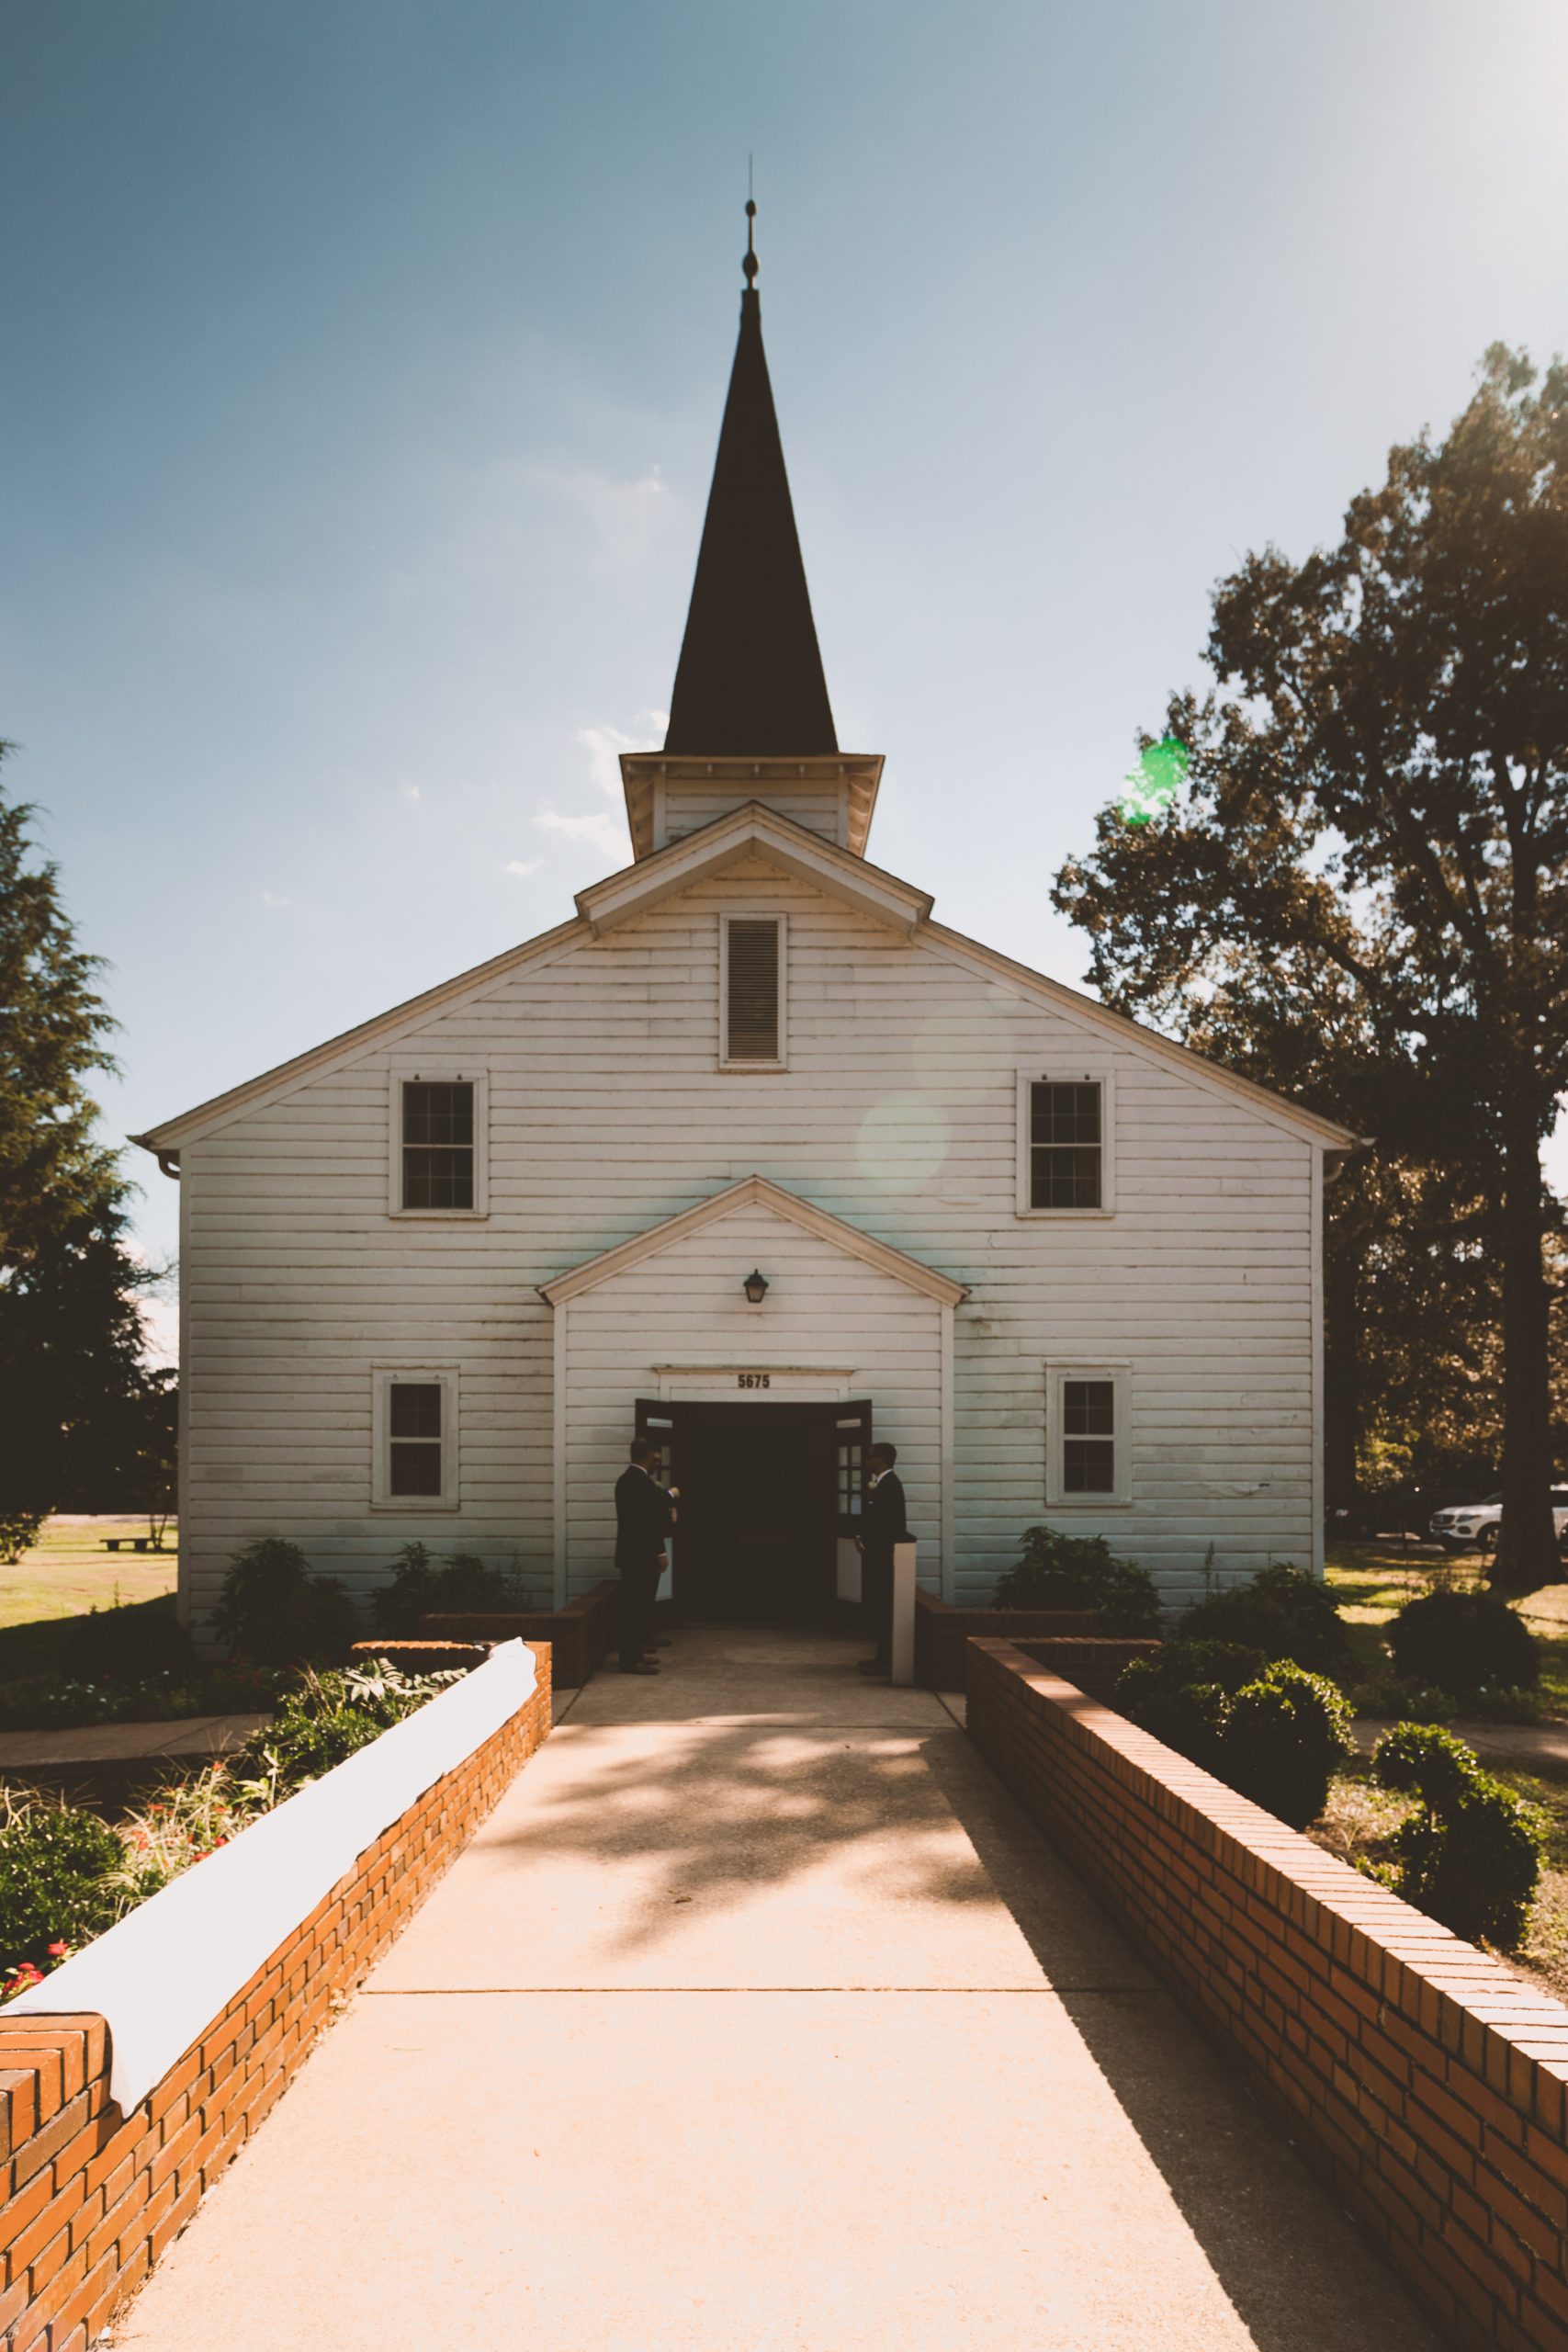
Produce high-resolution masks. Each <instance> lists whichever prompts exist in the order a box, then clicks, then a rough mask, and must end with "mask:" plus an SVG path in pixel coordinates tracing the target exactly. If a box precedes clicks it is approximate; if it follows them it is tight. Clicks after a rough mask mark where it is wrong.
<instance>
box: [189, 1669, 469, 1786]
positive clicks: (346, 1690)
mask: <svg viewBox="0 0 1568 2352" xmlns="http://www.w3.org/2000/svg"><path fill="white" fill-rule="evenodd" d="M461 1679H462V1677H461V1675H460V1674H456V1673H449V1674H401V1673H400V1672H399V1670H398V1668H396V1667H395V1666H390V1665H389V1664H388V1663H387V1661H386V1660H385V1659H384V1658H378V1660H377V1661H376V1663H375V1664H374V1665H373V1666H367V1667H340V1668H335V1669H332V1670H329V1671H327V1672H324V1673H318V1672H316V1671H315V1670H314V1668H307V1669H306V1670H305V1672H304V1673H302V1674H301V1675H300V1677H299V1680H298V1681H297V1682H296V1683H295V1685H294V1687H293V1688H292V1689H291V1690H289V1691H286V1692H285V1693H284V1695H283V1697H282V1699H281V1700H280V1702H279V1704H278V1708H277V1712H276V1714H275V1715H274V1717H273V1720H272V1722H271V1724H268V1725H267V1726H266V1728H265V1730H263V1731H259V1732H258V1733H257V1734H256V1735H255V1737H254V1739H252V1740H251V1741H250V1742H249V1744H248V1745H247V1746H246V1747H244V1748H243V1750H242V1752H241V1754H240V1755H239V1756H238V1757H237V1758H235V1760H234V1767H233V1775H234V1781H235V1784H236V1786H237V1788H238V1790H239V1792H240V1793H241V1794H242V1796H243V1799H244V1800H245V1802H246V1803H248V1804H252V1805H260V1806H262V1807H264V1808H265V1806H268V1805H272V1804H278V1803H280V1802H281V1801H282V1799H283V1798H284V1797H286V1796H289V1795H291V1794H292V1793H293V1792H294V1791H295V1790H296V1789H299V1788H303V1786H304V1784H305V1782H306V1781H314V1780H319V1779H320V1777H321V1774H322V1773H323V1772H330V1771H331V1770H332V1768H333V1765H334V1764H341V1763H342V1762H343V1761H344V1758H345V1757H349V1756H352V1755H353V1754H354V1752H355V1749H356V1748H360V1747H366V1746H367V1745H368V1743H369V1742H370V1741H371V1740H373V1739H375V1738H376V1737H377V1736H378V1734H379V1733H381V1732H383V1731H386V1730H387V1729H388V1728H389V1725H390V1724H397V1723H401V1721H402V1719H403V1717H404V1716H405V1715H412V1713H413V1712H414V1710H415V1709H416V1708H417V1707H423V1705H424V1703H425V1702H426V1700H427V1699H433V1698H434V1696H435V1694H436V1692H437V1691H445V1690H446V1689H447V1687H448V1686H449V1685H450V1684H451V1683H454V1682H458V1681H461Z"/></svg>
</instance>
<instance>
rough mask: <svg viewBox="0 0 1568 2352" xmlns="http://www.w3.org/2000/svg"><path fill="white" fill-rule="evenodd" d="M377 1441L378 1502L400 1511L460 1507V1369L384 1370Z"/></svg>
mask: <svg viewBox="0 0 1568 2352" xmlns="http://www.w3.org/2000/svg"><path fill="white" fill-rule="evenodd" d="M374 1443H375V1449H376V1461H375V1475H374V1477H373V1480H372V1499H373V1500H374V1501H375V1502H376V1503H378V1504H381V1505H385V1506H387V1507H389V1508H395V1509H397V1510H456V1508H457V1374H456V1372H451V1371H446V1372H378V1374H376V1409H375V1430H374Z"/></svg>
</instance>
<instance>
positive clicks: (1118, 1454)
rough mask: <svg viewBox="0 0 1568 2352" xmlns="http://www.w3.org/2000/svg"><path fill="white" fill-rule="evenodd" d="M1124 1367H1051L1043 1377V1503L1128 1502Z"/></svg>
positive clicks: (1126, 1391) (1128, 1468)
mask: <svg viewBox="0 0 1568 2352" xmlns="http://www.w3.org/2000/svg"><path fill="white" fill-rule="evenodd" d="M1127 1423H1128V1385H1127V1367H1126V1365H1125V1364H1114V1363H1111V1364H1108V1363H1097V1364H1054V1365H1052V1366H1051V1367H1050V1369H1049V1371H1048V1372H1047V1374H1046V1392H1045V1465H1046V1466H1045V1499H1046V1502H1047V1503H1048V1504H1050V1505H1053V1506H1056V1505H1060V1504H1064V1503H1084V1504H1087V1505H1093V1504H1096V1503H1099V1504H1105V1503H1125V1502H1130V1501H1131V1500H1132V1482H1131V1476H1130V1431H1129V1430H1128V1425H1127Z"/></svg>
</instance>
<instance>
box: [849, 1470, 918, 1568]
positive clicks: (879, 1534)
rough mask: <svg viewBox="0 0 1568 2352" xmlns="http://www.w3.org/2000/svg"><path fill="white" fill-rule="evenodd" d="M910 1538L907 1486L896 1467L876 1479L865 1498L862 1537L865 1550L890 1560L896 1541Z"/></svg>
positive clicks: (899, 1542) (905, 1540)
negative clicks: (905, 1492)
mask: <svg viewBox="0 0 1568 2352" xmlns="http://www.w3.org/2000/svg"><path fill="white" fill-rule="evenodd" d="M908 1537H909V1522H908V1519H907V1518H906V1516H905V1510H904V1487H903V1481H902V1480H901V1479H900V1477H899V1476H898V1473H897V1470H888V1471H886V1472H885V1473H884V1475H883V1476H881V1477H880V1478H879V1479H878V1480H877V1482H876V1484H875V1486H874V1487H872V1488H871V1489H870V1491H869V1492H868V1494H867V1496H866V1498H865V1509H864V1510H863V1513H862V1515H861V1537H860V1540H861V1542H862V1544H863V1545H864V1546H865V1549H866V1550H867V1551H868V1552H870V1553H872V1554H874V1555H875V1557H876V1558H878V1559H885V1558H886V1559H890V1558H891V1557H892V1555H893V1546H894V1545H895V1544H906V1543H908Z"/></svg>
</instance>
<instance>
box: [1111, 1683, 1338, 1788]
mask: <svg viewBox="0 0 1568 2352" xmlns="http://www.w3.org/2000/svg"><path fill="white" fill-rule="evenodd" d="M1116 1703H1117V1705H1118V1707H1120V1708H1121V1710H1122V1713H1123V1714H1125V1715H1126V1716H1128V1717H1129V1718H1130V1720H1131V1721H1132V1722H1134V1723H1135V1724H1138V1725H1139V1727H1140V1728H1141V1729H1142V1730H1144V1731H1147V1732H1152V1733H1153V1735H1154V1736H1155V1737H1156V1739H1162V1740H1163V1741H1164V1742H1165V1744H1166V1746H1167V1747H1174V1748H1175V1749H1176V1751H1177V1753H1178V1754H1179V1755H1180V1756H1185V1757H1188V1758H1190V1760H1191V1761H1192V1762H1193V1763H1194V1764H1201V1766H1202V1767H1203V1769H1204V1770H1205V1771H1208V1772H1213V1774H1214V1775H1215V1776H1216V1778H1217V1779H1219V1780H1222V1781H1225V1782H1227V1784H1228V1785H1229V1786H1230V1787H1231V1788H1233V1789H1236V1790H1239V1791H1240V1792H1241V1794H1242V1795H1243V1796H1247V1797H1250V1798H1251V1799H1252V1801H1253V1803H1254V1804H1260V1805H1264V1806H1266V1807H1267V1808H1268V1810H1269V1812H1270V1813H1273V1814H1277V1815H1279V1817H1280V1820H1281V1821H1288V1822H1289V1823H1290V1824H1291V1826H1292V1828H1294V1829H1301V1828H1304V1827H1305V1826H1306V1824H1307V1823H1308V1822H1309V1821H1313V1820H1315V1818H1316V1817H1317V1815H1319V1814H1320V1813H1321V1812H1322V1811H1323V1807H1324V1804H1325V1801H1326V1798H1327V1795H1328V1783H1329V1781H1330V1779H1331V1778H1332V1776H1333V1772H1334V1768H1335V1766H1336V1764H1337V1762H1338V1761H1339V1759H1340V1758H1342V1757H1344V1756H1345V1755H1347V1754H1348V1752H1349V1747H1350V1730H1349V1726H1350V1711H1349V1709H1348V1706H1347V1705H1346V1703H1345V1701H1344V1700H1343V1698H1342V1697H1341V1696H1340V1694H1339V1692H1338V1691H1337V1689H1336V1688H1335V1686H1334V1684H1333V1683H1332V1682H1330V1681H1328V1680H1327V1679H1326V1678H1325V1677H1324V1676H1322V1675H1316V1674H1309V1673H1307V1672H1306V1670H1305V1668H1302V1667H1299V1666H1297V1665H1296V1664H1295V1663H1294V1661H1293V1660H1292V1659H1290V1658H1276V1659H1274V1660H1273V1661H1271V1662H1270V1663H1269V1664H1267V1665H1265V1664H1264V1662H1263V1660H1262V1659H1261V1658H1260V1657H1259V1656H1258V1652H1257V1651H1256V1650H1253V1649H1248V1648H1247V1647H1246V1645H1244V1644H1242V1643H1240V1642H1220V1641H1187V1640H1181V1641H1176V1642H1167V1643H1165V1644H1164V1645H1162V1647H1161V1648H1160V1649H1159V1651H1158V1652H1157V1653H1156V1656H1155V1657H1147V1658H1134V1661H1133V1663H1132V1665H1131V1666H1128V1667H1126V1668H1124V1669H1123V1670H1122V1677H1121V1679H1120V1680H1119V1681H1118V1683H1117V1685H1116Z"/></svg>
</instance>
